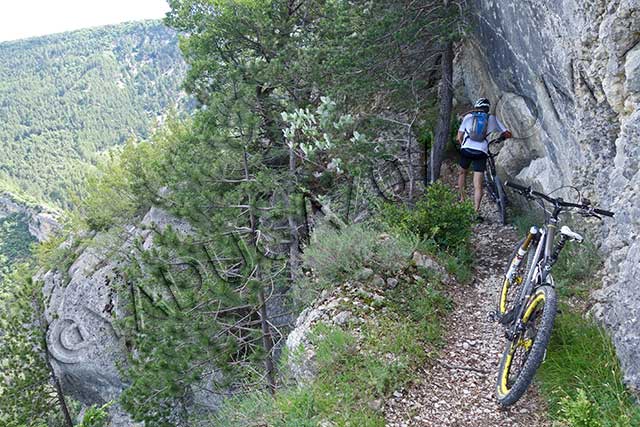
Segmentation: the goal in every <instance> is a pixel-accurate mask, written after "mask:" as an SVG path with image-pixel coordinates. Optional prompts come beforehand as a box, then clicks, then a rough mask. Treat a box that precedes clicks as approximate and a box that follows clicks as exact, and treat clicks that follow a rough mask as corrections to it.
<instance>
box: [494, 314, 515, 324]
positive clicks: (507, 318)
mask: <svg viewBox="0 0 640 427" xmlns="http://www.w3.org/2000/svg"><path fill="white" fill-rule="evenodd" d="M514 317H516V311H515V310H511V311H509V312H508V313H507V314H505V315H504V316H501V317H500V319H499V320H498V322H499V323H500V324H501V325H508V324H509V323H511V322H512V321H513V318H514Z"/></svg>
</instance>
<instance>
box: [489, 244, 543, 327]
mask: <svg viewBox="0 0 640 427" xmlns="http://www.w3.org/2000/svg"><path fill="white" fill-rule="evenodd" d="M524 241H525V239H522V240H520V241H519V242H518V245H517V246H516V247H515V249H514V250H513V252H512V253H511V256H510V257H509V262H507V266H506V268H505V272H504V278H503V279H502V286H501V287H500V292H499V293H498V300H497V306H496V313H497V314H498V316H499V317H500V318H502V317H503V316H505V315H506V314H507V313H508V312H510V311H511V310H513V309H514V307H515V303H516V302H517V301H518V299H519V298H520V290H521V289H522V287H523V286H524V282H525V280H526V278H527V273H528V272H529V270H530V269H531V266H532V264H533V257H534V255H535V254H534V252H535V249H534V248H529V250H527V254H526V255H525V256H526V262H525V260H524V259H523V260H521V261H520V264H519V265H518V268H517V269H516V270H515V271H514V272H513V274H511V275H509V269H510V267H511V264H512V263H513V261H514V259H515V257H516V256H517V255H518V251H519V250H520V248H521V247H522V244H523V242H524Z"/></svg>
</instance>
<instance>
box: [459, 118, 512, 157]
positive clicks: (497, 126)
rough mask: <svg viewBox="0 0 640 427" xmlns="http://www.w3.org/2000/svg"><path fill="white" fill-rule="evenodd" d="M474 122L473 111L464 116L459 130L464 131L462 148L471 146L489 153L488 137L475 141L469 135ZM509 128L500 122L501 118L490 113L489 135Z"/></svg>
mask: <svg viewBox="0 0 640 427" xmlns="http://www.w3.org/2000/svg"><path fill="white" fill-rule="evenodd" d="M472 124H473V115H472V114H471V113H469V114H467V115H466V116H464V119H462V123H460V129H458V132H462V133H463V134H464V135H463V136H462V147H461V148H471V149H472V150H478V151H482V152H483V153H488V151H489V141H487V140H486V138H485V139H484V140H482V141H474V140H473V139H471V137H470V136H469V133H470V132H471V126H472ZM506 130H507V129H506V128H505V127H504V126H503V124H502V123H500V120H498V118H497V117H496V116H494V115H493V114H490V115H489V124H488V127H487V135H489V134H490V133H492V132H500V133H502V132H504V131H506Z"/></svg>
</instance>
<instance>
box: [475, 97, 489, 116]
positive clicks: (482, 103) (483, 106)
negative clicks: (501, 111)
mask: <svg viewBox="0 0 640 427" xmlns="http://www.w3.org/2000/svg"><path fill="white" fill-rule="evenodd" d="M473 108H477V109H479V110H484V111H486V112H487V113H488V112H489V108H491V102H489V100H488V99H487V98H480V99H478V100H477V101H476V103H475V104H473Z"/></svg>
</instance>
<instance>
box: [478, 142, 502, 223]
mask: <svg viewBox="0 0 640 427" xmlns="http://www.w3.org/2000/svg"><path fill="white" fill-rule="evenodd" d="M502 141H504V138H502V137H500V138H496V139H494V140H492V141H490V142H489V146H488V148H487V163H488V166H489V167H488V168H487V169H486V170H485V171H484V183H485V186H486V187H487V192H488V193H489V198H490V199H491V201H493V202H494V203H495V204H496V206H497V208H498V215H499V217H500V222H501V223H502V224H503V225H506V224H507V195H506V192H505V191H504V186H503V185H502V180H501V179H500V177H499V176H498V174H497V173H496V162H495V160H494V157H495V156H496V155H495V154H494V153H492V152H491V144H495V143H498V142H502Z"/></svg>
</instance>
